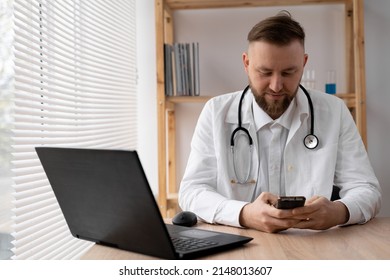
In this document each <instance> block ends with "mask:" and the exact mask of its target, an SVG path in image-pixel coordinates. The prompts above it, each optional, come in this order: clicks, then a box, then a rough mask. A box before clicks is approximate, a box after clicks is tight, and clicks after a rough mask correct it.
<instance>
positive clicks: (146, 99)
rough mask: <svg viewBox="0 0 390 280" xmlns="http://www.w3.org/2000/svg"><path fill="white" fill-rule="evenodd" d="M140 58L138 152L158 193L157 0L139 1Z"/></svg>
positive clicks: (138, 42) (138, 33)
mask: <svg viewBox="0 0 390 280" xmlns="http://www.w3.org/2000/svg"><path fill="white" fill-rule="evenodd" d="M136 1H137V2H136V6H137V58H138V61H137V63H138V92H139V94H138V102H139V103H138V104H139V106H138V119H139V125H138V135H139V140H138V153H139V156H140V159H141V162H142V165H143V167H144V169H145V173H146V176H147V178H148V181H149V184H150V185H151V186H152V189H153V192H154V193H157V180H158V169H157V105H156V89H157V86H156V83H157V82H156V40H155V17H154V0H136Z"/></svg>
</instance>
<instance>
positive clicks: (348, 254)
mask: <svg viewBox="0 0 390 280" xmlns="http://www.w3.org/2000/svg"><path fill="white" fill-rule="evenodd" d="M196 227H198V228H202V229H208V230H215V231H223V232H228V233H234V234H240V235H246V236H251V237H253V240H252V241H251V242H249V243H247V244H245V245H244V246H241V247H239V248H236V249H233V250H229V251H226V252H221V253H217V254H214V255H210V256H208V257H205V258H204V259H215V260H217V259H220V260H221V259H222V260H226V259H235V260H239V259H247V260H251V259H252V260H253V259H268V260H286V259H287V260H293V259H294V260H326V259H331V260H338V259H348V260H355V259H362V260H363V259H372V260H379V259H386V260H388V259H390V217H389V218H382V217H378V218H375V219H373V220H371V221H370V222H368V223H366V224H364V225H353V226H347V227H334V228H331V229H329V230H325V231H313V230H300V229H289V230H286V231H283V232H281V233H277V234H272V233H264V232H260V231H256V230H251V229H240V228H234V227H228V226H221V225H210V224H205V223H198V224H197V225H196ZM82 259H87V260H97V259H99V260H129V259H135V260H148V259H155V258H154V257H150V256H146V255H142V254H137V253H133V252H128V251H124V250H119V249H115V248H110V247H105V246H101V245H94V246H93V247H92V248H91V249H90V250H89V251H88V252H87V253H86V254H85V255H84V256H83V257H82Z"/></svg>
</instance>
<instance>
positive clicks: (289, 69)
mask: <svg viewBox="0 0 390 280" xmlns="http://www.w3.org/2000/svg"><path fill="white" fill-rule="evenodd" d="M297 69H298V67H296V66H291V67H288V68H285V69H283V70H282V72H286V71H287V72H289V71H295V70H297ZM257 70H259V71H263V72H272V71H274V70H272V69H271V68H268V67H265V66H259V67H257Z"/></svg>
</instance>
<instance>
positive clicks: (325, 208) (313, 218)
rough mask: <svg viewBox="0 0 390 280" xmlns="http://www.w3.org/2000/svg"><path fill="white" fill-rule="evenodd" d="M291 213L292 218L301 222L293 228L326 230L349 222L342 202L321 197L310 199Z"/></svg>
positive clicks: (346, 210)
mask: <svg viewBox="0 0 390 280" xmlns="http://www.w3.org/2000/svg"><path fill="white" fill-rule="evenodd" d="M292 212H293V216H294V218H296V219H300V220H301V222H300V223H298V224H296V225H294V227H295V228H307V229H317V230H321V229H328V228H331V227H333V226H337V225H342V224H345V223H346V222H347V221H348V220H349V211H348V209H347V207H346V206H345V205H344V204H343V203H342V202H339V201H334V202H333V201H330V200H328V199H327V198H325V197H321V196H314V197H312V198H311V199H309V200H308V201H307V202H306V204H305V206H304V207H299V208H295V209H293V211H292Z"/></svg>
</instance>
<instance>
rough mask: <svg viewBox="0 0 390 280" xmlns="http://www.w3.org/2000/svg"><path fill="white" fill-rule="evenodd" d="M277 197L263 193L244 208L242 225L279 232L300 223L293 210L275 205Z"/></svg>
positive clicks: (241, 218) (241, 214) (241, 217)
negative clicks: (277, 207) (278, 207)
mask: <svg viewBox="0 0 390 280" xmlns="http://www.w3.org/2000/svg"><path fill="white" fill-rule="evenodd" d="M277 199H278V197H277V196H276V195H273V194H271V193H267V192H263V193H261V194H260V196H259V197H258V198H257V199H256V200H255V201H254V202H252V203H249V204H247V205H245V206H244V207H243V208H242V210H241V213H240V224H241V226H243V227H247V228H253V229H257V230H260V231H265V232H279V231H282V230H286V229H288V228H291V227H293V226H295V225H297V224H298V223H300V222H301V221H300V220H297V219H296V218H295V217H293V212H292V210H280V209H276V208H275V207H274V206H273V204H275V202H276V200H277Z"/></svg>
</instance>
